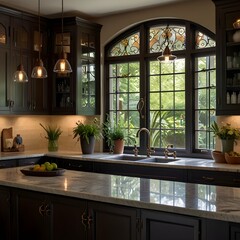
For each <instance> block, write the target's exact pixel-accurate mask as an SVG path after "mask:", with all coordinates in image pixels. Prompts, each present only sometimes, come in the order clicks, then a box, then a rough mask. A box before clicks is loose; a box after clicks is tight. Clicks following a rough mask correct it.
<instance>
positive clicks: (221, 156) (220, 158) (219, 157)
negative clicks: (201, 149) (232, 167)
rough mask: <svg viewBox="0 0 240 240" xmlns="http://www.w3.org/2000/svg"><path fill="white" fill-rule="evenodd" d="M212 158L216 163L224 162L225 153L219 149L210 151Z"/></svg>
mask: <svg viewBox="0 0 240 240" xmlns="http://www.w3.org/2000/svg"><path fill="white" fill-rule="evenodd" d="M212 158H213V159H214V160H215V162H216V163H226V159H225V155H224V153H222V152H220V151H212Z"/></svg>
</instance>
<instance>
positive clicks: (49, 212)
mask: <svg viewBox="0 0 240 240" xmlns="http://www.w3.org/2000/svg"><path fill="white" fill-rule="evenodd" d="M14 204H15V206H14V207H15V209H17V216H15V217H14V221H15V226H16V232H15V234H16V235H15V238H14V239H19V240H21V239H32V238H34V239H36V240H48V239H51V240H60V239H69V240H75V239H86V231H85V228H84V225H83V224H82V214H83V213H84V211H85V210H86V201H84V200H79V199H71V198H65V197H60V196H57V197H56V196H53V195H49V194H43V193H37V192H31V191H24V190H21V191H18V190H16V191H14Z"/></svg>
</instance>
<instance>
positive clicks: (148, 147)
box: [136, 128, 153, 157]
mask: <svg viewBox="0 0 240 240" xmlns="http://www.w3.org/2000/svg"><path fill="white" fill-rule="evenodd" d="M141 132H146V133H147V136H148V143H147V157H150V156H151V153H152V152H153V151H152V150H151V147H150V146H151V144H150V141H151V137H150V131H149V130H148V129H147V128H140V129H139V130H138V131H137V134H136V137H139V135H140V133H141Z"/></svg>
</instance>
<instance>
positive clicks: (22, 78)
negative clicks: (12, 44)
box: [13, 26, 28, 83]
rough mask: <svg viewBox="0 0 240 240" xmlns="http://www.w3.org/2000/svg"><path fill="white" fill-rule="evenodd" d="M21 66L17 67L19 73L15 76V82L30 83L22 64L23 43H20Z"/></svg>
mask: <svg viewBox="0 0 240 240" xmlns="http://www.w3.org/2000/svg"><path fill="white" fill-rule="evenodd" d="M20 35H21V39H22V26H21V33H20ZM20 62H21V63H20V64H19V65H18V67H17V71H16V72H15V73H14V74H13V81H14V82H19V83H26V82H28V76H27V73H26V72H25V71H24V67H23V64H22V43H21V42H20Z"/></svg>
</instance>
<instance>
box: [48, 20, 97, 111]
mask: <svg viewBox="0 0 240 240" xmlns="http://www.w3.org/2000/svg"><path fill="white" fill-rule="evenodd" d="M60 22H61V19H57V20H54V21H53V23H52V27H53V34H54V46H53V49H54V57H53V59H54V62H52V65H53V66H54V64H55V62H56V61H57V59H58V57H59V54H60V53H61V51H62V49H63V51H64V53H66V54H67V59H68V61H69V63H70V64H71V67H72V73H53V101H52V113H54V114H81V115H95V114H99V113H100V98H99V96H100V63H99V62H100V55H99V51H100V50H99V48H100V42H99V38H100V30H101V25H98V24H94V23H90V22H88V21H85V20H83V19H80V18H78V17H69V18H64V29H63V34H62V32H61V27H60V26H61V24H60ZM59 24H60V25H59Z"/></svg>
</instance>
